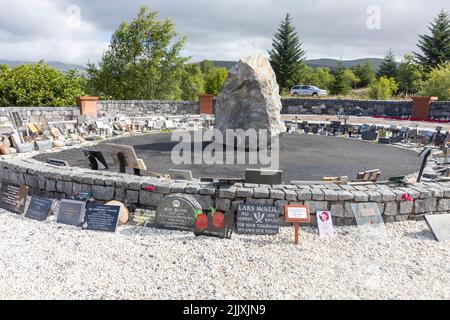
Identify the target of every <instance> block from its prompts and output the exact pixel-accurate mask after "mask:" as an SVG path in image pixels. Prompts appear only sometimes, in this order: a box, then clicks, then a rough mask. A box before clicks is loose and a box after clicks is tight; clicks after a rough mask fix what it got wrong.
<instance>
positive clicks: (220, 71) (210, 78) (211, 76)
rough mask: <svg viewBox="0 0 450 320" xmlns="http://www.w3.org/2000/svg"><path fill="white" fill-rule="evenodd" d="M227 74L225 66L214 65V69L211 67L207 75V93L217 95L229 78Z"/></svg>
mask: <svg viewBox="0 0 450 320" xmlns="http://www.w3.org/2000/svg"><path fill="white" fill-rule="evenodd" d="M227 74H228V72H227V69H225V68H216V67H214V69H211V70H210V71H209V72H208V74H206V75H205V93H209V94H213V95H215V96H217V95H218V94H219V92H220V89H221V88H222V86H223V84H224V82H225V80H226V78H227Z"/></svg>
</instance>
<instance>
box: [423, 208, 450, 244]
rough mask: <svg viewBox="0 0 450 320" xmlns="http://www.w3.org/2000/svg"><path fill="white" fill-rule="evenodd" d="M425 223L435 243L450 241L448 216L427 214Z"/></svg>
mask: <svg viewBox="0 0 450 320" xmlns="http://www.w3.org/2000/svg"><path fill="white" fill-rule="evenodd" d="M425 221H426V222H427V224H428V226H429V227H430V229H431V232H433V235H434V237H435V239H436V240H437V241H450V214H427V215H425Z"/></svg>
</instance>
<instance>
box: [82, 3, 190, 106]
mask: <svg viewBox="0 0 450 320" xmlns="http://www.w3.org/2000/svg"><path fill="white" fill-rule="evenodd" d="M157 15H158V12H156V11H149V10H148V8H146V7H141V9H140V11H139V14H138V15H137V17H136V18H135V19H134V20H133V21H131V22H130V23H128V22H123V23H122V24H121V25H120V26H119V28H118V29H117V30H116V31H115V33H114V34H113V36H112V40H111V44H110V46H109V49H108V50H107V51H106V52H105V53H104V54H103V57H102V59H101V60H100V62H99V64H98V67H97V66H95V65H93V64H89V65H88V68H87V73H88V75H89V83H88V88H89V89H90V90H91V91H92V94H96V95H99V96H106V97H112V98H114V99H124V100H127V99H162V100H164V99H179V98H180V97H181V94H182V90H181V88H180V79H181V78H182V75H183V73H184V71H185V69H184V63H185V62H186V61H187V59H186V58H183V57H181V55H180V51H181V50H182V48H183V46H184V41H185V39H184V38H180V37H178V35H177V33H176V32H175V30H174V25H173V23H172V21H171V20H169V19H167V20H163V21H159V20H157Z"/></svg>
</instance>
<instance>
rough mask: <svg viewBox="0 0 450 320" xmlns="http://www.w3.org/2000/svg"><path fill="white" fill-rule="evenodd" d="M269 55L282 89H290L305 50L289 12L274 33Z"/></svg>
mask: <svg viewBox="0 0 450 320" xmlns="http://www.w3.org/2000/svg"><path fill="white" fill-rule="evenodd" d="M269 55H270V63H271V65H272V68H273V69H274V71H275V74H276V76H277V80H278V84H279V85H280V90H283V89H289V88H290V87H291V86H292V85H294V84H296V83H295V82H296V80H297V79H296V78H297V77H298V75H299V74H300V70H301V69H302V66H303V60H304V58H305V51H304V50H303V49H302V43H301V41H300V37H299V35H298V33H297V31H296V30H295V27H294V26H293V23H292V19H291V17H290V15H289V14H287V15H286V18H285V19H284V20H283V21H282V22H281V25H280V27H279V28H278V31H277V33H275V35H274V39H273V42H272V49H271V50H270V51H269Z"/></svg>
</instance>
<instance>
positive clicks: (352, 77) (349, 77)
mask: <svg viewBox="0 0 450 320" xmlns="http://www.w3.org/2000/svg"><path fill="white" fill-rule="evenodd" d="M344 78H345V79H346V81H347V82H349V83H350V84H351V86H352V87H353V88H354V89H356V88H357V86H358V84H359V83H360V82H361V80H360V79H359V78H358V76H356V74H354V73H353V71H352V69H345V70H344Z"/></svg>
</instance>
